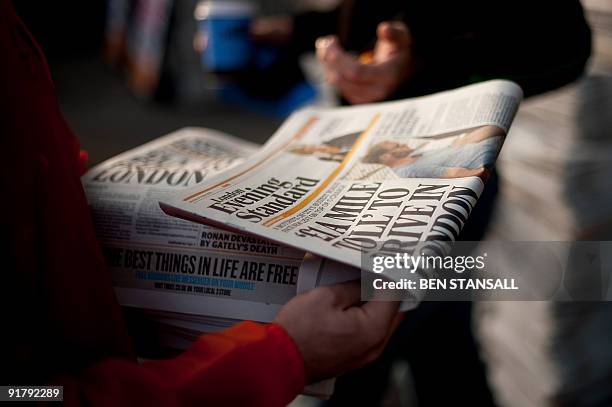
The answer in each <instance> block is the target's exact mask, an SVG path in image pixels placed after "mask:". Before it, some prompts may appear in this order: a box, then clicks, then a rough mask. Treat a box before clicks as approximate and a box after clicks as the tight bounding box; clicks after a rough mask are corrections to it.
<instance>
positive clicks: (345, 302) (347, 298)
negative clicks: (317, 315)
mask: <svg viewBox="0 0 612 407" xmlns="http://www.w3.org/2000/svg"><path fill="white" fill-rule="evenodd" d="M325 288H326V289H328V290H329V291H330V292H331V293H332V295H333V298H334V302H333V303H334V305H335V306H336V307H338V308H341V309H346V308H349V307H352V306H355V305H359V304H361V284H360V282H359V280H351V281H346V282H344V283H337V284H332V285H328V286H325Z"/></svg>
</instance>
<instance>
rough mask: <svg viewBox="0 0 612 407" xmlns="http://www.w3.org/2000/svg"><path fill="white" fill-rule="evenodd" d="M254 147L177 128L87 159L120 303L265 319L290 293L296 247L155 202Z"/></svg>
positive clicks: (89, 186) (97, 222)
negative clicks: (181, 214) (102, 158)
mask: <svg viewBox="0 0 612 407" xmlns="http://www.w3.org/2000/svg"><path fill="white" fill-rule="evenodd" d="M257 148H258V146H256V145H255V144H252V143H248V142H246V141H243V140H239V139H236V138H233V137H230V136H228V135H225V134H222V133H219V132H215V131H212V130H205V129H195V128H186V129H182V130H179V131H176V132H174V133H172V134H170V135H168V136H165V137H162V138H159V139H157V140H155V141H153V142H150V143H148V144H145V145H143V146H140V147H138V148H136V149H134V150H131V151H128V152H126V153H124V154H121V155H119V156H117V157H114V158H112V159H110V160H108V161H106V162H103V163H102V164H100V165H98V166H96V167H94V168H93V169H91V170H90V171H88V172H87V174H86V175H85V176H84V177H83V179H82V182H83V185H84V188H85V191H86V195H87V199H88V202H89V205H90V207H91V211H92V216H93V220H94V226H95V229H96V233H97V236H98V238H99V239H100V241H101V244H102V246H103V251H104V255H105V258H106V260H107V263H108V266H109V268H110V270H111V272H112V276H113V281H114V285H115V290H116V293H117V296H118V300H119V303H120V304H122V305H124V306H130V307H136V308H141V309H146V310H158V311H160V312H166V313H173V314H172V315H173V318H175V321H174V324H175V325H176V315H189V316H190V317H189V318H191V319H193V315H203V316H206V317H213V318H212V320H211V319H203V321H205V322H207V324H208V325H211V324H214V317H218V318H223V319H233V320H242V319H252V320H257V321H271V320H272V319H273V318H274V316H275V315H276V313H277V311H278V309H279V308H280V306H281V305H282V304H284V303H285V302H287V301H288V300H289V299H291V298H292V297H294V296H295V295H296V287H297V277H298V270H299V266H300V263H301V260H302V258H303V252H302V251H300V250H296V249H293V248H289V247H286V246H283V245H279V244H275V243H272V242H269V241H267V240H263V239H260V238H257V237H254V236H247V235H243V234H237V233H232V232H228V231H227V230H220V229H216V228H213V227H210V226H206V225H200V224H197V223H193V222H188V221H184V220H180V219H177V218H173V217H170V216H168V215H166V214H164V213H163V212H162V211H161V210H160V208H159V205H158V201H159V200H160V199H162V198H163V197H164V196H166V195H167V194H168V193H170V192H177V191H182V190H184V189H186V188H189V187H191V186H193V185H198V184H200V183H202V182H205V181H206V180H207V179H210V178H211V177H214V176H215V174H218V173H220V172H222V171H224V170H226V169H228V168H231V167H232V166H235V165H237V164H239V163H240V162H242V161H244V159H245V158H246V157H248V156H250V155H253V154H254V153H255V151H256V150H257Z"/></svg>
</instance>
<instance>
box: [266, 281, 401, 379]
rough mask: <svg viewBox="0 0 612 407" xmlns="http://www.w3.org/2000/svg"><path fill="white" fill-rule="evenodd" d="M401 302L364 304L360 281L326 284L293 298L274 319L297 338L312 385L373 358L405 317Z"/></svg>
mask: <svg viewBox="0 0 612 407" xmlns="http://www.w3.org/2000/svg"><path fill="white" fill-rule="evenodd" d="M398 307H399V303H398V302H388V301H371V302H367V303H364V304H361V287H360V284H359V283H358V282H356V281H350V282H346V283H341V284H334V285H329V286H323V287H318V288H315V289H313V290H311V291H308V292H306V293H304V294H302V295H299V296H297V297H295V298H293V299H292V300H291V301H289V302H288V303H287V304H286V305H285V306H284V307H283V308H282V309H281V310H280V312H279V313H278V315H277V317H276V319H275V321H274V322H276V323H277V324H279V325H281V326H282V327H283V328H285V330H286V331H287V332H288V333H289V335H290V336H291V337H292V338H293V340H294V341H295V342H296V344H297V346H298V348H299V350H300V353H301V354H302V358H303V359H304V368H305V370H306V380H307V382H308V383H313V382H317V381H319V380H322V379H325V378H329V377H334V376H337V375H339V374H341V373H344V372H347V371H349V370H352V369H356V368H358V367H361V366H363V365H365V364H367V363H369V362H372V361H374V360H375V359H376V358H377V357H378V356H379V355H380V354H381V352H382V350H383V349H384V347H385V345H386V344H387V341H388V340H389V338H390V336H391V334H392V333H393V332H394V331H395V328H397V325H398V324H399V322H400V321H401V318H402V314H399V313H398V311H397V310H398Z"/></svg>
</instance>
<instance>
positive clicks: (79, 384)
mask: <svg viewBox="0 0 612 407" xmlns="http://www.w3.org/2000/svg"><path fill="white" fill-rule="evenodd" d="M0 55H2V63H1V64H0V92H1V93H0V135H1V137H2V151H3V153H4V154H3V157H2V160H1V161H0V162H1V164H0V165H1V166H2V177H1V181H0V182H1V184H0V188H1V190H2V194H3V195H2V196H3V198H2V203H1V204H0V205H1V206H0V208H1V211H2V214H3V217H2V220H1V221H0V225H1V226H0V236H1V245H0V247H1V250H2V253H1V258H2V262H3V266H2V282H3V286H4V288H5V290H4V294H3V295H2V321H3V338H4V340H5V345H4V346H3V347H2V377H1V379H0V383H1V384H2V385H62V386H64V402H65V404H66V405H81V404H82V405H148V406H162V405H169V406H179V405H209V406H220V405H227V406H248V405H254V406H282V405H285V404H287V403H289V402H290V401H291V400H292V399H293V398H294V397H295V396H296V395H297V394H298V393H299V392H300V391H301V390H302V388H303V387H304V384H305V383H310V382H314V381H318V380H320V379H323V378H327V377H332V376H335V375H338V374H341V373H343V372H346V371H348V370H350V369H354V368H356V367H359V366H362V365H363V364H365V363H367V362H371V361H372V360H374V359H375V358H376V357H377V356H378V355H379V354H380V352H381V351H382V348H383V347H384V346H385V343H386V341H387V340H388V338H389V336H390V334H391V332H392V331H393V329H394V327H395V326H397V321H398V319H397V318H398V314H397V307H398V305H397V303H392V302H369V303H365V304H362V303H361V299H360V288H359V284H356V283H346V284H341V285H336V286H329V287H322V288H318V289H315V290H312V291H310V292H308V293H306V294H304V295H300V296H298V297H296V298H295V299H293V300H292V301H290V302H289V303H288V304H286V306H285V307H283V308H282V310H281V311H280V313H279V315H278V316H277V318H276V321H275V322H274V323H272V324H258V323H254V322H242V323H239V324H237V325H236V326H234V327H232V328H230V329H227V330H224V331H221V332H219V333H216V334H211V335H204V336H202V337H201V338H200V339H199V340H198V341H196V342H195V343H194V344H193V345H192V346H191V348H190V349H188V350H187V351H186V352H184V353H183V354H182V355H180V356H178V357H176V358H174V359H167V360H159V361H150V362H145V363H138V362H137V361H136V357H135V355H134V351H133V348H132V343H131V339H130V337H129V336H128V334H127V332H126V328H125V324H124V320H123V317H122V315H121V310H120V307H119V305H118V304H117V302H116V299H115V296H114V291H113V287H112V282H111V277H110V273H109V272H108V269H107V268H106V265H105V263H104V260H103V257H102V253H101V248H100V245H99V244H98V241H97V240H96V237H95V234H94V229H93V225H92V221H91V218H90V213H89V208H88V206H87V202H86V199H85V195H84V192H83V189H82V186H81V182H80V175H82V173H83V172H84V170H85V158H86V156H85V155H84V154H83V153H82V152H80V149H79V143H78V140H77V138H76V137H75V136H74V135H73V133H72V132H71V130H70V128H69V126H68V125H67V123H66V122H65V121H64V118H63V117H62V113H61V111H60V107H59V104H58V101H57V99H56V96H55V94H54V88H53V83H52V80H51V75H50V72H49V69H48V67H47V64H46V61H45V58H44V56H43V55H42V53H41V51H40V49H39V47H38V46H37V44H36V41H35V40H34V39H33V37H32V36H31V35H30V33H29V32H28V30H27V29H26V28H25V26H24V25H23V23H22V22H21V21H20V19H19V18H18V17H17V15H16V14H15V11H14V9H13V7H12V4H11V2H10V1H9V0H0Z"/></svg>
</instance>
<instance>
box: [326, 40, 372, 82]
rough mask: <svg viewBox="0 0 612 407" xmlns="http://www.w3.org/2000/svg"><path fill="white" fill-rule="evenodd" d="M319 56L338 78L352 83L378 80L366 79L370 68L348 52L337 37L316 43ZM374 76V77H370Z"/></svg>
mask: <svg viewBox="0 0 612 407" xmlns="http://www.w3.org/2000/svg"><path fill="white" fill-rule="evenodd" d="M316 48H317V56H318V57H319V59H320V60H321V61H322V62H323V63H324V65H325V66H326V68H327V69H330V70H335V71H336V73H337V76H339V77H343V78H346V79H348V80H352V81H372V80H374V79H376V78H371V79H370V78H366V77H365V75H367V74H368V73H369V71H370V68H369V66H368V65H366V64H362V63H360V62H359V61H358V59H357V58H356V57H354V56H353V55H351V54H349V53H348V52H346V51H345V50H344V49H343V48H342V47H341V46H340V42H339V40H338V38H337V37H335V36H328V37H322V38H320V39H318V40H317V42H316ZM370 76H372V75H370Z"/></svg>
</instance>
